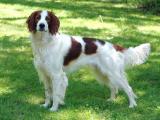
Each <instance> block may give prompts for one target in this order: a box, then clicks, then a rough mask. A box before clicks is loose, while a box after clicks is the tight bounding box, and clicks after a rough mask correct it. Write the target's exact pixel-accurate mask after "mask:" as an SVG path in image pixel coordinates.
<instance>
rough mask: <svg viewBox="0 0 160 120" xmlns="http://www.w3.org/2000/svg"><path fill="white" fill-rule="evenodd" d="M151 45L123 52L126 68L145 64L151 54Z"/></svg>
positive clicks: (146, 44) (143, 45) (147, 44)
mask: <svg viewBox="0 0 160 120" xmlns="http://www.w3.org/2000/svg"><path fill="white" fill-rule="evenodd" d="M150 49H151V47H150V43H145V44H141V45H139V46H137V47H134V48H133V47H130V48H128V49H126V50H124V51H123V53H124V63H125V66H126V67H131V66H135V65H140V64H143V63H144V62H145V61H146V60H147V58H148V56H149V54H150Z"/></svg>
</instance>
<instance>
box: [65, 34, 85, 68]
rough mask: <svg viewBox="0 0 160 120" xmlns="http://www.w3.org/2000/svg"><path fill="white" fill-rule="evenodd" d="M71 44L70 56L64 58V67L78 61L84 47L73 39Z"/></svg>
mask: <svg viewBox="0 0 160 120" xmlns="http://www.w3.org/2000/svg"><path fill="white" fill-rule="evenodd" d="M71 42H72V43H71V48H70V49H69V52H68V54H67V55H66V56H65V58H64V63H63V65H65V66H66V65H68V64H69V63H70V62H71V61H72V60H74V59H77V58H78V57H79V56H80V54H81V51H82V45H81V44H80V43H79V42H77V41H76V40H75V39H74V38H72V37H71Z"/></svg>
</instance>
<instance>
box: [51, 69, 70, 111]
mask: <svg viewBox="0 0 160 120" xmlns="http://www.w3.org/2000/svg"><path fill="white" fill-rule="evenodd" d="M67 86H68V79H67V77H66V74H65V73H64V72H63V71H61V72H59V73H57V74H54V75H53V78H52V90H53V104H52V107H51V108H50V111H57V110H58V107H59V105H60V104H64V97H65V92H66V88H67Z"/></svg>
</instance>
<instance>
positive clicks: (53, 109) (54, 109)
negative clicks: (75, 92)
mask: <svg viewBox="0 0 160 120" xmlns="http://www.w3.org/2000/svg"><path fill="white" fill-rule="evenodd" d="M49 110H50V111H51V112H56V111H57V110H58V105H53V106H52V107H51V108H50V109H49Z"/></svg>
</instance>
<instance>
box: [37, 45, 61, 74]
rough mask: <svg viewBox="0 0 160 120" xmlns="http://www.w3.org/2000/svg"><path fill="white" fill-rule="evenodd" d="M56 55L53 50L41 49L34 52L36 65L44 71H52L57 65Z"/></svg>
mask: <svg viewBox="0 0 160 120" xmlns="http://www.w3.org/2000/svg"><path fill="white" fill-rule="evenodd" d="M56 59H58V58H57V57H56V53H55V52H54V50H53V49H51V48H39V49H36V50H35V51H34V64H35V66H36V67H38V68H40V69H43V71H46V72H47V71H50V69H52V68H53V67H54V66H55V65H56V61H57V60H56Z"/></svg>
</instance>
